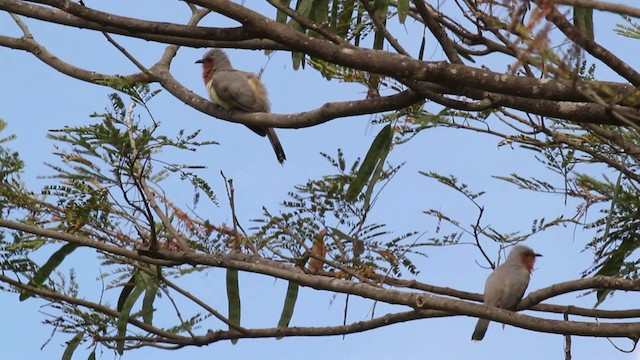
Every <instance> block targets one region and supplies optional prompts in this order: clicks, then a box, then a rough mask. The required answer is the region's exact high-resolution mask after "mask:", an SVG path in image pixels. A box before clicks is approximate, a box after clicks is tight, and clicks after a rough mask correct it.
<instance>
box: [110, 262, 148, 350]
mask: <svg viewBox="0 0 640 360" xmlns="http://www.w3.org/2000/svg"><path fill="white" fill-rule="evenodd" d="M138 274H140V272H138V273H136V286H135V288H134V289H133V291H131V293H130V294H129V296H127V299H126V300H125V302H124V304H123V306H122V310H120V316H119V317H118V322H117V328H118V337H124V336H125V335H126V334H127V323H128V322H129V315H130V314H131V309H132V308H133V305H134V304H135V303H136V301H138V298H139V297H140V295H142V292H143V291H144V290H145V287H144V284H143V281H142V279H141V276H139V275H138ZM116 350H117V351H118V354H120V355H122V354H123V353H124V340H118V341H117V342H116Z"/></svg>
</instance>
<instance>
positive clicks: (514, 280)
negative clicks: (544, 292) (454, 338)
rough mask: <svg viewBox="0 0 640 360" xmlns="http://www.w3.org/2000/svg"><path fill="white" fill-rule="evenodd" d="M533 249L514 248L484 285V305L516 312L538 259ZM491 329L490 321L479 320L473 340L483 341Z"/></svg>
mask: <svg viewBox="0 0 640 360" xmlns="http://www.w3.org/2000/svg"><path fill="white" fill-rule="evenodd" d="M538 256H542V255H540V254H536V253H535V252H534V251H533V249H531V248H530V247H527V246H524V245H516V246H514V247H513V249H512V250H511V252H510V253H509V256H507V261H505V262H504V263H503V264H502V265H500V266H498V267H497V268H496V269H495V270H493V272H492V273H491V275H489V277H488V278H487V282H486V283H485V284H484V303H485V305H489V306H494V307H497V308H500V309H506V310H516V309H517V307H518V303H519V302H520V300H522V296H524V291H525V290H526V289H527V286H528V285H529V276H530V275H531V270H532V269H533V264H534V263H535V261H536V257H538ZM488 327H489V320H487V319H478V323H477V324H476V328H475V330H474V331H473V335H471V340H478V341H479V340H482V339H483V338H484V334H485V333H486V332H487V328H488Z"/></svg>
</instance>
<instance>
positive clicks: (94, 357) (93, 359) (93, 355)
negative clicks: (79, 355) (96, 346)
mask: <svg viewBox="0 0 640 360" xmlns="http://www.w3.org/2000/svg"><path fill="white" fill-rule="evenodd" d="M87 360H96V351H95V350H93V351H92V352H91V354H89V357H88V358H87Z"/></svg>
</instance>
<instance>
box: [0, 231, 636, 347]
mask: <svg viewBox="0 0 640 360" xmlns="http://www.w3.org/2000/svg"><path fill="white" fill-rule="evenodd" d="M0 226H1V227H6V228H10V229H14V230H19V231H25V232H29V233H33V234H37V235H40V236H43V237H47V238H54V239H60V240H64V241H68V242H69V243H73V244H76V245H79V246H89V247H93V248H95V249H99V250H102V251H105V252H109V253H112V254H114V255H122V256H126V257H128V258H130V259H133V260H139V261H144V262H147V263H152V264H162V265H167V264H173V265H181V264H190V265H194V266H196V265H206V266H212V267H221V268H231V269H237V270H241V271H247V272H252V273H257V274H263V275H269V276H274V277H277V278H281V279H285V280H290V281H294V282H296V283H298V284H300V285H301V286H308V287H311V288H314V289H317V290H328V291H334V292H339V293H345V294H352V295H357V296H361V297H364V298H368V299H372V300H377V301H382V302H385V303H388V304H396V305H404V306H409V307H412V308H414V309H417V310H438V311H444V312H447V313H450V314H457V315H467V316H474V317H484V318H487V319H491V320H495V321H500V322H503V323H506V324H510V325H513V326H517V327H521V328H526V329H530V330H534V331H542V332H549V333H559V334H572V335H582V336H609V337H632V336H638V335H640V323H599V324H598V326H593V323H589V322H564V321H558V320H544V319H540V318H535V317H531V316H525V315H520V314H517V313H514V312H511V311H508V310H502V309H496V308H491V307H488V306H484V305H479V304H475V303H470V302H467V301H462V300H456V299H451V298H447V297H442V296H435V295H427V294H420V293H413V292H401V291H396V290H389V289H384V288H379V287H374V286H371V285H367V284H361V283H354V282H352V281H348V280H342V279H336V278H331V277H325V276H318V275H309V274H305V273H303V272H302V271H301V270H300V269H297V268H294V267H292V266H288V265H284V264H280V263H278V262H275V261H272V260H267V259H263V258H260V257H257V256H251V255H245V254H240V253H234V254H229V255H217V254H186V255H183V254H179V253H174V252H169V251H159V252H154V253H149V252H140V253H144V254H145V255H140V254H139V253H138V252H135V251H132V250H127V249H123V248H121V247H117V246H113V245H109V244H106V243H104V242H99V241H93V240H90V239H87V238H84V237H81V236H77V235H73V234H67V233H60V232H57V231H52V230H47V229H41V228H39V227H37V226H31V225H25V224H22V223H18V222H15V221H11V220H5V219H0ZM578 282H579V281H577V283H578ZM599 285H605V284H602V283H599ZM609 285H611V286H615V287H616V288H624V289H631V288H633V287H634V286H637V284H636V283H635V282H632V281H629V280H624V279H619V280H615V281H611V282H610V283H609Z"/></svg>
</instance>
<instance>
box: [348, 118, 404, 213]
mask: <svg viewBox="0 0 640 360" xmlns="http://www.w3.org/2000/svg"><path fill="white" fill-rule="evenodd" d="M392 141H393V130H392V129H391V125H387V126H385V127H384V128H382V130H380V132H379V133H378V135H377V136H376V138H375V139H374V140H373V143H372V144H371V147H370V148H369V151H368V152H367V155H366V156H365V158H364V161H362V164H361V165H360V169H359V170H358V175H356V178H355V179H354V180H353V181H352V182H351V185H349V189H348V190H347V194H346V195H345V199H346V200H347V201H349V202H355V201H356V199H357V198H358V194H360V192H361V191H362V189H363V188H364V186H365V185H366V184H367V182H368V180H369V178H370V177H371V174H373V172H374V170H375V169H376V168H377V166H378V163H380V162H381V161H382V162H384V159H386V157H387V154H388V153H389V150H390V149H391V143H392ZM369 185H371V183H370V184H369Z"/></svg>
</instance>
